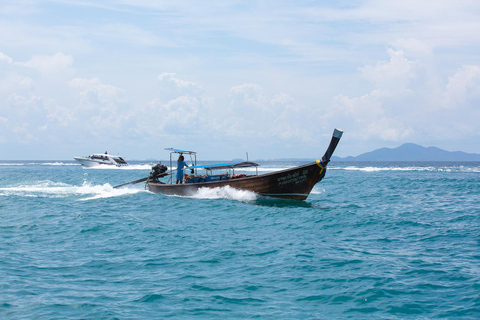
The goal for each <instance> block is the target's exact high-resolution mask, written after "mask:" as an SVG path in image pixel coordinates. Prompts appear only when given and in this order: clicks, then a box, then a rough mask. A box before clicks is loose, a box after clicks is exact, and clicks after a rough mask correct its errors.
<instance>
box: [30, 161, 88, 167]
mask: <svg viewBox="0 0 480 320" xmlns="http://www.w3.org/2000/svg"><path fill="white" fill-rule="evenodd" d="M32 164H37V163H32ZM40 164H41V165H42V166H78V165H79V164H78V163H65V162H58V161H57V162H44V163H40Z"/></svg>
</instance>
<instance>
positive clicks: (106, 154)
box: [92, 153, 121, 157]
mask: <svg viewBox="0 0 480 320" xmlns="http://www.w3.org/2000/svg"><path fill="white" fill-rule="evenodd" d="M92 156H104V157H105V156H110V157H121V156H119V155H116V154H111V153H93V154H92Z"/></svg>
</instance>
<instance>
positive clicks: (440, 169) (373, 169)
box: [329, 165, 480, 173]
mask: <svg viewBox="0 0 480 320" xmlns="http://www.w3.org/2000/svg"><path fill="white" fill-rule="evenodd" d="M329 170H346V171H361V172H381V171H392V172H395V171H427V172H474V173H475V172H480V167H479V166H476V165H473V166H463V165H461V166H405V167H401V166H387V167H377V166H365V167H360V166H346V167H330V168H329Z"/></svg>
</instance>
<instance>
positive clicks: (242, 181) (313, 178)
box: [147, 162, 326, 200]
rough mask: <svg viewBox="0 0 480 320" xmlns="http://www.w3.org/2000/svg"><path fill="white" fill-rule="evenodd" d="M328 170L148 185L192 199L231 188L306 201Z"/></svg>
mask: <svg viewBox="0 0 480 320" xmlns="http://www.w3.org/2000/svg"><path fill="white" fill-rule="evenodd" d="M325 170H326V168H325V167H324V166H322V164H321V162H313V163H310V164H307V165H303V166H299V167H295V168H291V169H286V170H282V171H276V172H272V173H267V174H262V175H258V176H250V177H245V178H239V179H229V180H220V181H212V182H201V183H188V184H164V183H161V182H148V183H147V188H148V190H150V191H151V192H154V193H162V194H166V195H179V196H192V195H194V194H195V193H197V191H198V190H199V189H201V188H221V187H226V186H229V187H232V188H236V189H241V190H248V191H252V192H255V193H257V194H259V195H262V196H267V197H274V198H281V199H293V200H305V199H306V198H307V197H308V195H309V194H310V191H311V190H312V188H313V186H314V185H315V184H316V183H317V182H318V181H320V180H321V179H322V178H323V177H324V175H325Z"/></svg>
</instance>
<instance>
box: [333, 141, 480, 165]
mask: <svg viewBox="0 0 480 320" xmlns="http://www.w3.org/2000/svg"><path fill="white" fill-rule="evenodd" d="M332 160H337V161H480V154H477V153H466V152H462V151H453V152H452V151H446V150H442V149H439V148H436V147H428V148H426V147H422V146H419V145H418V144H414V143H405V144H402V145H401V146H400V147H397V148H393V149H392V148H381V149H377V150H374V151H371V152H367V153H363V154H361V155H359V156H356V157H346V158H340V157H335V156H334V157H332Z"/></svg>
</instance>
